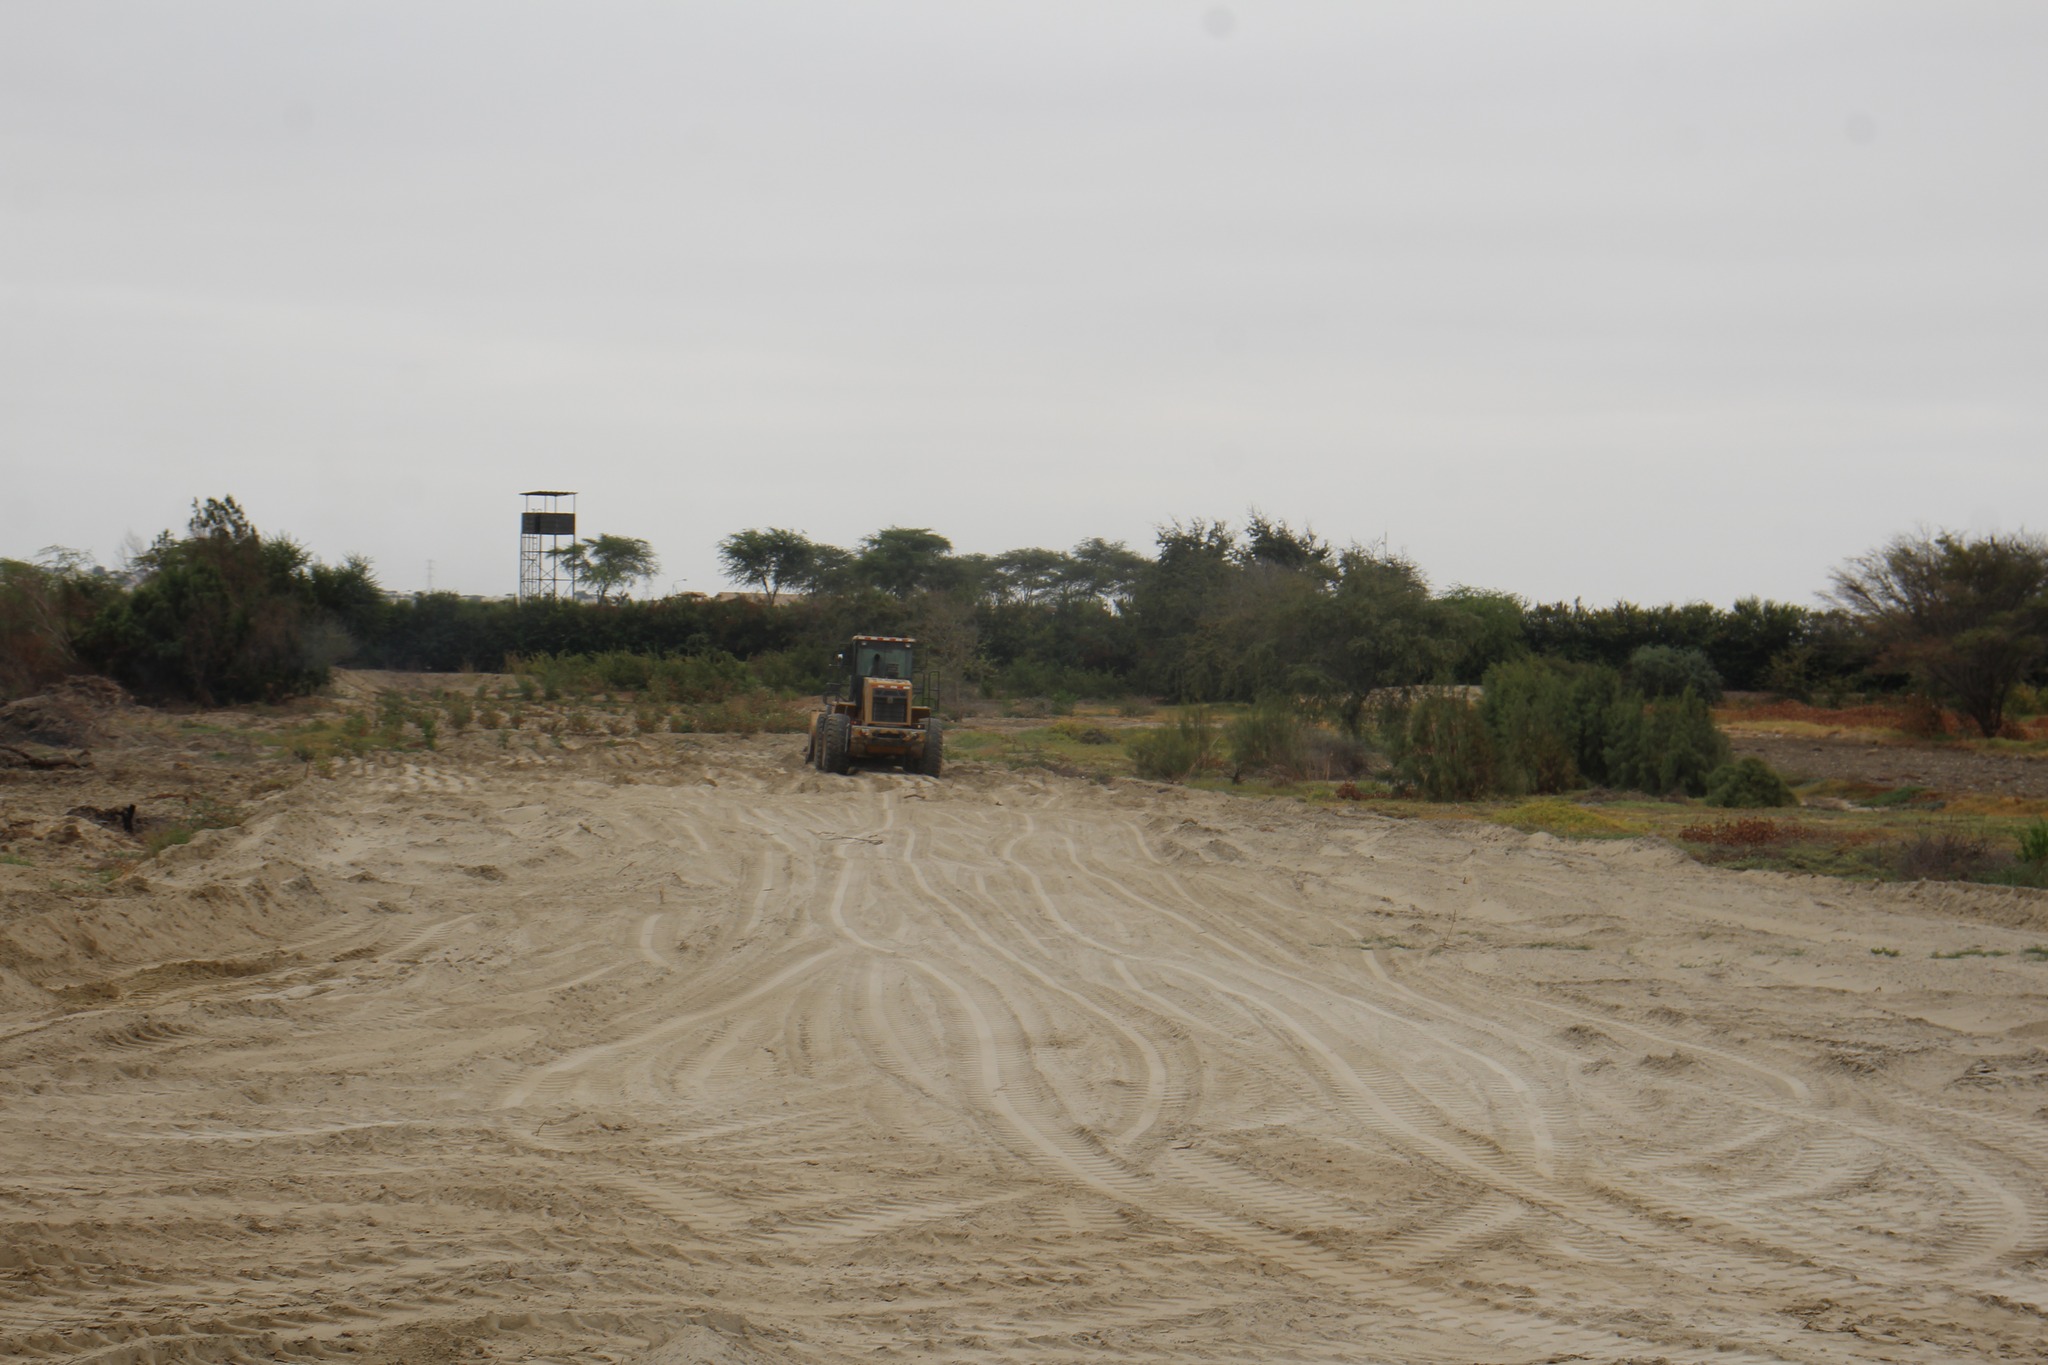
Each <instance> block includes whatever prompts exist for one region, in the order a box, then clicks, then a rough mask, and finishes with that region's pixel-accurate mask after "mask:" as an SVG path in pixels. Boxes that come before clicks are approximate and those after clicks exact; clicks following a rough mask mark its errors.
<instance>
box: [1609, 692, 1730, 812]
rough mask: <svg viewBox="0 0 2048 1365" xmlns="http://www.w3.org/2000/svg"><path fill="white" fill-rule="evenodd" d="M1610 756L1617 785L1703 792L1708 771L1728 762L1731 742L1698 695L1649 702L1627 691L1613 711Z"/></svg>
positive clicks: (1658, 791) (1689, 793)
mask: <svg viewBox="0 0 2048 1365" xmlns="http://www.w3.org/2000/svg"><path fill="white" fill-rule="evenodd" d="M1606 757H1607V774H1608V776H1607V780H1608V781H1609V782H1610V783H1611V784H1612V785H1614V786H1617V787H1630V788H1634V789H1635V790H1637V791H1646V792H1653V793H1656V794H1657V795H1660V796H1661V795H1669V794H1671V793H1674V792H1683V793H1685V794H1686V795H1687V796H1700V795H1703V794H1704V793H1705V792H1706V790H1707V777H1708V775H1709V774H1711V773H1712V772H1713V771H1714V770H1715V769H1716V768H1719V767H1720V766H1721V765H1722V764H1724V763H1726V762H1727V761H1728V758H1729V754H1728V741H1727V740H1726V739H1724V738H1723V737H1722V735H1721V732H1720V731H1719V730H1717V729H1715V728H1714V720H1713V717H1712V716H1710V715H1708V714H1707V704H1706V703H1705V702H1704V701H1702V700H1700V698H1699V696H1698V695H1697V694H1695V693H1691V692H1688V693H1686V694H1685V695H1684V696H1682V697H1680V698H1679V699H1678V700H1676V701H1657V702H1651V703H1650V704H1649V705H1647V706H1645V705H1644V704H1643V700H1642V698H1641V697H1639V696H1637V695H1636V694H1635V693H1633V692H1627V693H1623V694H1622V696H1621V697H1620V698H1619V699H1618V700H1616V701H1615V703H1614V705H1613V706H1612V707H1611V708H1609V710H1608V724H1607V751H1606Z"/></svg>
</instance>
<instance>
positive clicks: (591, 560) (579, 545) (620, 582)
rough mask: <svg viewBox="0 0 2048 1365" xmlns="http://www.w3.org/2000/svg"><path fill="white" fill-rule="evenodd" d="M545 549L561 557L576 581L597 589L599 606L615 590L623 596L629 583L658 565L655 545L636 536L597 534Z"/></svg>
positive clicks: (654, 570) (651, 572)
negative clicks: (560, 547)
mask: <svg viewBox="0 0 2048 1365" xmlns="http://www.w3.org/2000/svg"><path fill="white" fill-rule="evenodd" d="M548 553H549V554H551V555H554V556H555V557H556V558H557V559H559V560H561V561H562V564H563V565H564V566H565V567H566V568H567V569H568V570H569V572H570V573H572V574H574V575H575V576H576V579H577V581H578V582H580V583H587V584H589V585H590V586H591V587H593V588H596V589H597V601H598V605H600V606H602V605H603V604H604V603H605V602H606V601H607V600H609V599H610V597H611V595H612V594H613V593H614V592H616V593H618V595H619V596H620V597H624V596H625V595H626V589H627V588H628V587H629V586H631V585H632V584H634V583H637V582H639V581H641V580H642V579H648V578H652V577H654V575H655V574H656V573H658V572H659V571H660V569H661V561H660V560H659V559H656V558H655V557H654V547H653V546H651V545H649V544H648V543H647V542H646V541H644V540H641V539H639V538H638V537H637V536H598V537H597V538H596V539H594V540H579V541H577V542H576V543H575V544H573V545H569V546H566V547H564V548H562V549H559V550H550V551H548Z"/></svg>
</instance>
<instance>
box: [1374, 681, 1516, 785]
mask: <svg viewBox="0 0 2048 1365" xmlns="http://www.w3.org/2000/svg"><path fill="white" fill-rule="evenodd" d="M1388 738H1389V740H1390V745H1389V747H1390V748H1391V749H1392V751H1393V759H1394V780H1395V782H1396V783H1397V784H1398V785H1399V786H1400V787H1402V788H1404V789H1406V790H1410V791H1413V792H1415V793H1416V794H1418V795H1420V796H1421V797H1422V798H1423V799H1424V800H1425V801H1470V800H1472V799H1473V798H1474V797H1477V796H1481V795H1483V794H1484V793H1486V792H1487V791H1489V790H1491V789H1492V787H1493V784H1494V748H1493V737H1492V735H1490V734H1489V733H1488V732H1487V729H1486V722H1485V721H1484V720H1482V719H1481V718H1480V715H1479V710H1478V708H1477V707H1474V706H1473V705H1472V704H1471V703H1470V702H1468V701H1466V700H1465V699H1464V698H1463V697H1462V696H1459V695H1457V694H1455V693H1448V692H1436V693H1429V694H1426V695H1424V696H1423V697H1422V698H1421V699H1419V700H1418V701H1416V702H1415V703H1414V704H1413V705H1412V706H1411V707H1409V708H1408V711H1407V714H1406V715H1405V716H1400V715H1399V714H1398V713H1393V714H1391V715H1390V717H1389V735H1388Z"/></svg>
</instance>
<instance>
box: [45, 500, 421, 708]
mask: <svg viewBox="0 0 2048 1365" xmlns="http://www.w3.org/2000/svg"><path fill="white" fill-rule="evenodd" d="M187 530H188V532H189V534H187V535H186V536H185V537H184V538H182V539H180V538H178V537H174V536H173V535H171V533H170V532H168V531H166V532H164V533H163V534H162V535H160V536H158V537H157V539H156V541H155V542H154V543H153V544H152V545H151V546H150V547H149V549H148V550H146V551H144V552H143V553H142V554H141V555H139V556H138V557H137V558H136V561H135V562H136V567H137V569H138V570H140V571H141V573H142V574H143V579H142V582H141V584H140V585H139V586H138V587H137V588H136V589H135V591H134V592H132V593H129V594H127V595H125V596H117V597H114V598H112V599H111V600H108V601H107V602H106V603H105V604H104V605H103V606H102V607H101V608H100V610H99V611H98V613H97V614H96V615H95V616H94V617H93V619H92V622H91V624H90V625H89V626H88V627H87V628H86V629H85V630H84V631H82V632H81V634H80V635H79V637H78V639H77V642H76V644H77V651H78V654H79V656H80V657H81V659H83V660H85V661H87V662H90V663H92V664H93V665H94V666H96V667H98V668H100V669H101V670H103V671H104V672H106V673H108V674H109V675H111V676H113V677H115V678H117V679H119V680H120V681H121V682H123V683H125V684H126V685H127V686H128V687H129V688H130V689H131V690H133V691H135V692H137V693H139V694H141V695H144V696H149V697H164V696H172V697H183V698H187V699H189V700H192V701H196V702H199V703H200V704H201V705H208V706H211V705H219V704H223V703H231V702H243V701H259V700H276V699H278V698H281V697H287V696H292V695H294V694H297V693H303V692H310V691H312V690H314V689H315V688H317V687H319V686H320V685H321V684H323V683H325V682H326V681H327V675H328V668H329V666H330V665H331V664H333V663H335V662H337V661H338V660H339V659H340V658H342V657H344V656H346V655H347V654H348V652H349V651H350V649H351V648H352V644H351V641H352V639H353V638H354V637H355V635H356V634H358V633H359V632H361V631H364V630H367V629H371V628H373V626H374V623H375V622H376V620H377V619H378V617H379V613H380V612H381V610H382V607H383V599H382V595H381V594H380V593H379V592H378V590H377V584H376V580H375V579H374V578H373V577H372V576H371V574H370V566H369V564H368V562H367V561H365V560H361V559H350V560H347V561H346V562H344V563H342V564H340V565H326V564H321V563H319V562H317V561H315V560H314V559H313V557H312V556H311V555H310V554H308V553H307V552H306V551H305V549H304V548H302V547H301V546H299V545H298V544H296V543H295V542H293V541H291V540H289V539H287V538H285V537H282V536H276V537H265V536H263V535H260V534H258V532H257V530H256V528H255V526H253V525H252V524H251V523H250V521H249V518H248V516H247V514H245V513H244V512H243V511H242V509H241V507H240V506H239V505H237V504H236V502H235V500H234V499H233V498H224V499H215V498H208V499H207V500H206V501H205V502H204V503H203V504H201V503H194V504H193V509H192V520H191V522H190V524H189V526H188V528H187Z"/></svg>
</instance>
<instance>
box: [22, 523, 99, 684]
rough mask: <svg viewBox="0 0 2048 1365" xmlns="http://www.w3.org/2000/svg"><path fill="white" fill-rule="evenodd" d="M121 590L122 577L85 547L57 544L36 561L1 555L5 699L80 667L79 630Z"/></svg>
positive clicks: (49, 681) (40, 555) (43, 552)
mask: <svg viewBox="0 0 2048 1365" xmlns="http://www.w3.org/2000/svg"><path fill="white" fill-rule="evenodd" d="M120 596H121V585H120V584H119V582H117V581H116V580H115V578H114V577H113V575H111V574H109V573H108V572H107V571H106V570H105V569H103V568H101V567H100V566H99V565H98V564H96V563H94V562H93V558H92V556H91V555H89V554H86V553H85V552H84V551H82V550H69V549H66V548H64V547H63V546H61V545H52V546H49V547H48V548H46V549H44V550H43V551H42V553H41V554H39V555H38V556H37V557H36V561H35V562H34V563H30V562H28V561H26V560H20V559H0V701H5V700H8V699H11V698H14V697H20V696H26V695H27V694H29V693H31V692H34V691H36V690H37V689H39V688H42V687H45V686H47V685H49V684H50V683H53V682H55V681H57V680H58V679H59V678H61V677H63V676H64V675H65V674H66V673H70V672H74V671H76V669H77V668H78V656H77V652H76V645H77V642H78V639H79V637H80V635H81V634H82V633H83V632H84V631H85V629H86V628H87V626H88V625H89V624H90V623H91V621H92V619H93V617H94V615H95V614H97V613H98V612H99V610H100V609H101V608H102V607H103V606H104V605H105V604H106V603H107V602H109V601H111V600H113V599H116V598H118V597H120Z"/></svg>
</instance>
